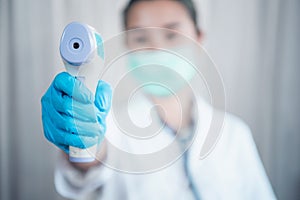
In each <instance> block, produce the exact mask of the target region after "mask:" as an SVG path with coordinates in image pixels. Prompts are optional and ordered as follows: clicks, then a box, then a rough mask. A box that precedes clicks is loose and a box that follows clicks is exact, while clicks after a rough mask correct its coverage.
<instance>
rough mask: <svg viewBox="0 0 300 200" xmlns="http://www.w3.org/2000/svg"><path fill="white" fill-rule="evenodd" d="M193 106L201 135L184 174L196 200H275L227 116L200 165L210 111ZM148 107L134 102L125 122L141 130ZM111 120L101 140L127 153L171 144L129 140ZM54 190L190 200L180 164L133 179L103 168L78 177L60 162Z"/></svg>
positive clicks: (162, 137) (107, 198)
mask: <svg viewBox="0 0 300 200" xmlns="http://www.w3.org/2000/svg"><path fill="white" fill-rule="evenodd" d="M197 103H198V110H199V113H198V114H199V116H198V120H199V126H200V128H199V129H197V130H198V131H199V132H201V133H199V135H200V136H199V137H198V136H197V138H196V140H195V141H194V143H193V145H192V146H191V148H190V150H189V154H190V156H189V164H190V166H189V168H190V171H191V174H192V176H193V178H194V182H195V185H196V188H197V190H198V192H199V193H200V196H201V199H205V200H214V199H216V200H219V199H228V200H247V199H249V200H250V199H251V200H253V199H256V200H260V199H261V200H269V199H276V197H275V195H274V193H273V190H272V187H271V185H270V183H269V181H268V178H267V176H266V173H265V171H264V168H263V165H262V162H261V160H260V158H259V155H258V152H257V149H256V146H255V143H254V141H253V138H252V135H251V131H250V129H249V127H248V126H247V125H246V124H245V123H244V122H243V121H241V120H240V119H239V118H237V117H235V116H233V115H231V114H226V117H225V122H224V126H223V129H222V135H221V137H220V139H219V141H218V143H217V145H216V147H215V149H214V150H213V151H212V153H211V154H210V155H209V156H208V157H207V158H205V159H204V160H199V153H200V149H201V144H202V143H201V142H202V140H203V139H204V136H205V134H203V133H204V132H207V130H208V127H209V124H210V119H211V116H212V107H211V106H210V105H209V104H208V103H206V102H205V101H204V100H202V99H201V98H199V99H198V100H197ZM151 106H152V105H151V102H149V101H148V100H147V99H145V98H143V97H139V98H137V99H136V100H135V101H134V103H133V104H131V105H130V106H129V110H131V112H130V117H131V118H132V120H133V121H135V123H140V124H143V123H144V122H143V119H146V121H147V117H145V113H146V112H147V111H149V108H150V107H151ZM145 110H146V112H145ZM112 118H113V117H112V116H111V115H110V116H109V117H108V119H107V127H108V129H107V133H106V137H107V138H108V139H109V140H110V141H111V142H112V143H114V142H115V141H121V143H122V144H121V143H118V142H116V144H117V143H118V144H120V146H122V148H124V149H126V150H127V151H128V152H130V151H132V152H133V153H136V152H142V153H149V152H152V151H155V148H158V147H157V146H156V145H153V144H159V145H158V146H164V145H168V142H170V141H171V140H172V134H170V133H169V132H170V129H167V128H165V129H164V130H163V131H162V133H160V134H159V135H158V136H157V137H155V138H153V139H149V140H144V141H142V142H141V140H134V139H130V138H129V137H128V136H125V135H124V134H122V132H121V131H120V130H119V129H118V128H117V126H116V125H115V124H114V120H113V119H112ZM201 135H202V136H203V137H201ZM114 140H115V141H114ZM124 141H127V142H124ZM153 146H155V148H154V147H153ZM156 150H157V149H156ZM108 155H109V152H108ZM55 186H56V189H57V191H58V192H59V193H60V194H61V195H62V196H64V197H67V198H71V199H103V200H120V199H122V200H127V199H128V200H141V199H143V200H152V199H162V200H174V199H176V200H183V199H184V200H192V199H193V194H192V192H191V190H190V189H189V187H188V182H187V178H186V176H185V174H184V170H183V159H182V158H180V159H178V160H177V161H176V162H174V163H173V164H172V165H169V166H168V167H166V168H163V169H161V170H159V171H156V172H153V173H148V174H139V175H137V174H128V173H122V172H118V171H115V170H113V169H111V168H108V167H105V166H103V165H102V166H96V167H94V168H92V169H90V170H89V171H88V172H87V173H86V174H82V173H81V172H79V171H77V170H76V169H75V168H74V167H72V166H71V165H70V163H68V161H66V159H65V158H63V157H62V156H61V157H60V158H59V160H58V162H57V167H56V170H55Z"/></svg>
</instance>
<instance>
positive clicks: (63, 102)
mask: <svg viewBox="0 0 300 200" xmlns="http://www.w3.org/2000/svg"><path fill="white" fill-rule="evenodd" d="M51 96H52V104H53V106H54V108H55V109H56V110H57V111H58V112H60V113H63V114H66V115H69V116H71V117H74V118H76V119H79V120H82V121H87V122H96V121H97V117H96V116H97V112H99V111H98V110H97V109H96V108H95V105H94V104H93V103H82V102H78V101H76V100H73V99H72V98H71V97H69V96H66V95H64V96H62V95H61V94H60V92H58V91H57V90H55V89H53V90H51Z"/></svg>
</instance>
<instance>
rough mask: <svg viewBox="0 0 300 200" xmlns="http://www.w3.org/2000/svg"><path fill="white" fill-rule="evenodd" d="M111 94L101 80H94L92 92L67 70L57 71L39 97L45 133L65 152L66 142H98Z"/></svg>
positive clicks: (82, 144) (87, 144) (81, 145)
mask: <svg viewBox="0 0 300 200" xmlns="http://www.w3.org/2000/svg"><path fill="white" fill-rule="evenodd" d="M111 97H112V91H111V87H110V85H108V84H107V83H105V82H104V81H99V82H98V85H97V90H96V94H95V96H94V95H93V93H92V92H91V91H90V90H89V89H88V88H87V87H85V86H84V84H83V83H82V82H81V81H79V80H77V79H76V78H75V77H73V76H71V75H70V74H68V73H67V72H62V73H60V74H58V75H57V76H56V77H55V79H54V81H53V82H52V84H51V85H50V87H49V89H48V90H47V92H46V93H45V95H44V96H43V97H42V99H41V102H42V120H43V127H44V134H45V137H46V138H47V139H48V140H49V141H50V142H52V143H53V144H55V145H56V146H57V147H59V148H60V149H62V150H63V151H64V152H66V153H67V154H68V153H69V146H74V147H78V148H88V147H90V146H93V145H95V144H96V143H99V142H101V141H102V140H103V138H104V134H105V131H106V125H105V118H106V116H107V114H108V112H109V110H110V107H111Z"/></svg>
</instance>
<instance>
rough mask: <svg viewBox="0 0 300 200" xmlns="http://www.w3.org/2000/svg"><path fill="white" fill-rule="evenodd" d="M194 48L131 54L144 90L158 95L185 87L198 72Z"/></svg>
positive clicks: (132, 66)
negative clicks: (195, 66)
mask: <svg viewBox="0 0 300 200" xmlns="http://www.w3.org/2000/svg"><path fill="white" fill-rule="evenodd" d="M195 60H196V59H195V56H194V52H193V50H192V48H189V47H188V46H183V47H181V48H176V49H167V50H143V51H138V52H133V53H131V54H129V55H128V67H129V69H130V70H131V71H130V73H131V74H132V75H133V77H134V78H135V79H136V80H137V82H138V83H139V86H141V87H142V88H143V90H144V91H145V92H146V93H148V94H150V95H154V96H159V97H163V96H170V95H172V94H175V93H177V92H178V91H179V90H181V89H183V88H184V87H185V86H186V85H187V84H188V83H189V82H190V81H191V79H192V78H193V76H194V75H195V73H196V70H195V68H194V65H195Z"/></svg>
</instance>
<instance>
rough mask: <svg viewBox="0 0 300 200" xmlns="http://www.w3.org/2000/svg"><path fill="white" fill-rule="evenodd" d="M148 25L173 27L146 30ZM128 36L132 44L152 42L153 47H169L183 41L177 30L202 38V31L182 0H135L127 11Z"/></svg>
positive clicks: (188, 35)
mask: <svg viewBox="0 0 300 200" xmlns="http://www.w3.org/2000/svg"><path fill="white" fill-rule="evenodd" d="M146 27H158V28H164V29H169V30H170V31H160V32H159V34H158V31H147V30H145V29H138V28H146ZM126 29H127V30H131V29H138V30H135V31H132V32H130V34H128V37H127V45H128V47H129V48H140V47H143V46H151V47H153V48H156V47H157V48H162V47H165V48H170V47H175V46H178V45H182V44H180V39H181V38H182V37H180V36H179V34H178V33H180V34H183V35H185V36H187V37H190V38H192V39H193V40H195V41H197V42H200V41H201V34H200V33H199V32H197V28H196V26H195V24H194V23H193V20H192V19H191V17H190V15H189V13H188V11H187V9H186V8H185V7H184V6H183V5H182V4H181V3H179V2H177V1H172V0H156V1H140V2H137V3H135V4H134V5H133V6H132V7H131V8H130V10H129V12H128V18H127V26H126Z"/></svg>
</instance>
